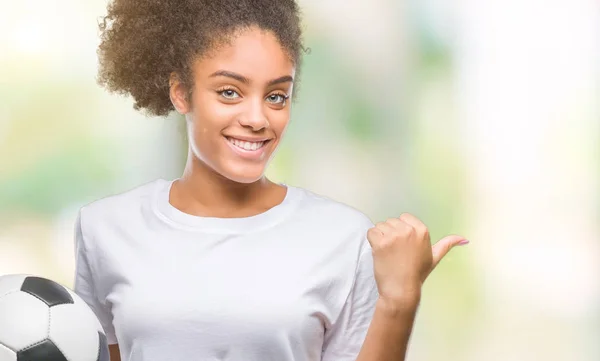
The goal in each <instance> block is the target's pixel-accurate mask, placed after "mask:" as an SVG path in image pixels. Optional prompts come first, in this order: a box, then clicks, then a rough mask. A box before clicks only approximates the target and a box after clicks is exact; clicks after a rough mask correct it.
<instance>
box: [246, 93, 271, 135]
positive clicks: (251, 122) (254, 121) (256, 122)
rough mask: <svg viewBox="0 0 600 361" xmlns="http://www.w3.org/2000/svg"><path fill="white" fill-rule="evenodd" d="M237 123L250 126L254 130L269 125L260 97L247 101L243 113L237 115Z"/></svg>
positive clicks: (256, 130)
mask: <svg viewBox="0 0 600 361" xmlns="http://www.w3.org/2000/svg"><path fill="white" fill-rule="evenodd" d="M239 123H240V125H241V126H243V127H245V128H250V129H252V130H253V131H255V132H258V131H260V130H262V129H265V128H268V127H269V119H268V118H267V115H266V114H265V109H264V104H263V101H262V99H257V100H253V101H251V102H248V103H247V106H246V107H245V109H244V111H243V113H242V114H240V116H239Z"/></svg>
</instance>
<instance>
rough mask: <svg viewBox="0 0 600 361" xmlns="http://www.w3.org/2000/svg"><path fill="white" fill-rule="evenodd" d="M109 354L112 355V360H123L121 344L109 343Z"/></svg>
mask: <svg viewBox="0 0 600 361" xmlns="http://www.w3.org/2000/svg"><path fill="white" fill-rule="evenodd" d="M108 354H109V355H110V361H121V350H119V345H117V344H115V345H108Z"/></svg>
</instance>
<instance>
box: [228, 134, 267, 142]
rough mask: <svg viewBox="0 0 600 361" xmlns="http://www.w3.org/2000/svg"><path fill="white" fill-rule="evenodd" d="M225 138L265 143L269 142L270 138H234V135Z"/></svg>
mask: <svg viewBox="0 0 600 361" xmlns="http://www.w3.org/2000/svg"><path fill="white" fill-rule="evenodd" d="M225 138H232V139H237V140H243V141H244V142H266V141H268V140H271V139H272V138H264V137H263V138H256V137H248V136H243V135H242V136H239V137H238V136H235V135H226V136H225Z"/></svg>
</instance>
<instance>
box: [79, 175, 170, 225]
mask: <svg viewBox="0 0 600 361" xmlns="http://www.w3.org/2000/svg"><path fill="white" fill-rule="evenodd" d="M167 183H168V181H166V180H164V179H156V180H153V181H151V182H147V183H144V184H142V185H138V186H136V187H134V188H130V189H128V190H125V191H122V192H119V193H115V194H111V195H108V196H106V197H103V198H100V199H97V200H95V201H93V202H91V203H88V204H86V205H84V206H83V207H81V209H80V215H81V216H84V215H85V217H86V218H94V219H102V218H107V217H108V218H121V217H122V216H123V215H124V214H131V211H132V210H140V209H141V208H140V206H143V205H144V204H150V203H149V202H150V201H151V199H152V197H153V195H154V194H155V192H156V190H157V189H158V188H159V187H160V186H165V185H166V184H167Z"/></svg>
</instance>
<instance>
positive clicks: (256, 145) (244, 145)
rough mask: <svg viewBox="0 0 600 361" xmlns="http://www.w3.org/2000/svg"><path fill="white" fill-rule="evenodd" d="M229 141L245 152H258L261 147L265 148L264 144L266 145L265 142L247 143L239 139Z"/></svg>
mask: <svg viewBox="0 0 600 361" xmlns="http://www.w3.org/2000/svg"><path fill="white" fill-rule="evenodd" d="M227 139H228V140H229V142H231V143H232V144H233V145H235V146H236V147H238V148H242V149H244V150H249V151H252V150H257V149H259V148H260V147H262V146H263V144H265V142H246V141H243V140H239V139H234V138H227Z"/></svg>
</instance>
